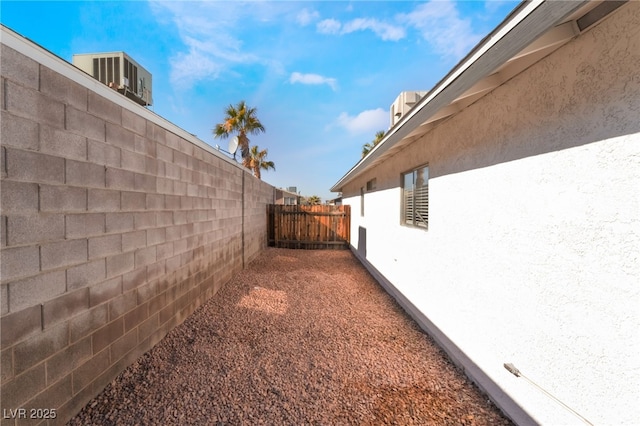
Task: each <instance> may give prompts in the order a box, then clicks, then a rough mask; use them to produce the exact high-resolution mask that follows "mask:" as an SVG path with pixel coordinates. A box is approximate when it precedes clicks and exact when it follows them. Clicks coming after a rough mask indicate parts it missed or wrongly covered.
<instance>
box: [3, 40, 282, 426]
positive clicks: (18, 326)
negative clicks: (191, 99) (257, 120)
mask: <svg viewBox="0 0 640 426" xmlns="http://www.w3.org/2000/svg"><path fill="white" fill-rule="evenodd" d="M3 31H6V30H3ZM4 35H5V34H4V32H3V36H4ZM17 39H20V38H19V37H17ZM7 40H8V39H7V37H4V38H3V44H2V50H1V52H0V55H1V74H2V80H1V88H2V93H1V94H0V100H1V109H2V111H1V114H2V117H1V142H2V143H1V147H0V151H1V153H2V157H1V162H0V166H1V173H2V181H1V186H0V193H1V212H2V216H1V225H2V228H1V232H0V234H1V236H2V241H1V263H0V266H1V269H0V280H1V289H2V292H1V294H0V299H1V302H2V304H1V321H0V327H1V328H0V332H1V380H2V385H1V392H2V393H1V398H2V402H1V408H2V409H3V410H6V411H3V412H7V413H9V412H10V411H9V410H16V409H20V408H25V409H27V415H28V410H29V409H30V408H40V409H55V410H56V419H55V420H54V421H52V422H51V423H52V424H55V423H64V422H65V421H66V420H68V419H69V418H70V417H71V416H73V415H74V414H75V413H77V412H78V411H79V410H80V409H82V407H83V406H84V405H85V404H86V403H87V402H88V401H89V400H90V399H91V398H92V397H93V396H95V395H96V394H98V393H99V392H100V391H101V390H102V389H103V388H104V387H105V386H106V385H107V384H108V383H109V382H110V381H111V380H113V378H114V377H115V376H116V375H117V374H118V373H119V372H121V371H122V370H123V369H124V368H126V367H127V366H128V365H130V364H131V363H132V362H133V361H134V360H135V359H136V358H138V357H139V356H140V355H141V354H143V353H144V352H146V351H147V350H149V349H150V348H151V347H153V346H154V345H155V344H156V343H157V342H159V341H160V340H161V339H162V338H163V337H164V336H165V335H166V334H167V332H168V331H169V330H171V329H172V328H173V327H175V326H176V325H178V324H180V323H182V322H183V321H184V319H185V318H186V317H187V316H189V315H190V314H191V313H192V312H193V311H194V310H195V309H196V308H197V307H198V306H199V305H201V304H202V303H203V302H204V301H206V300H207V299H208V298H210V297H212V296H213V295H214V294H215V293H216V291H217V290H218V289H219V288H220V286H221V285H222V284H224V283H225V282H226V281H228V280H229V279H230V278H231V276H232V275H233V274H234V273H236V272H238V271H240V270H241V269H242V268H243V266H244V265H245V264H246V263H248V262H249V261H251V260H252V259H253V258H254V257H255V256H257V254H258V253H259V252H260V251H261V250H262V249H263V248H265V247H266V245H267V244H266V238H267V236H266V208H265V205H266V204H268V203H272V202H273V188H272V187H271V186H270V185H267V184H265V183H263V182H261V181H259V180H257V179H256V178H254V177H253V176H252V175H251V174H249V173H248V172H246V171H245V170H243V169H242V168H240V167H239V166H238V165H236V164H235V163H233V162H232V161H231V160H228V159H227V158H226V157H224V156H221V155H219V153H217V152H215V151H214V150H212V149H210V148H207V146H203V145H204V144H202V143H201V142H200V143H197V142H199V141H197V140H196V141H194V140H193V139H195V138H191V137H190V135H188V134H187V133H186V132H184V131H181V130H180V129H177V128H176V127H175V126H173V125H171V124H170V123H167V122H165V121H164V120H163V119H161V118H159V117H157V116H155V115H154V114H152V113H151V112H149V111H148V110H146V109H144V108H142V107H139V106H138V105H136V104H134V103H133V102H131V101H129V100H127V99H125V98H124V97H122V96H121V95H119V94H117V93H115V92H112V91H111V90H110V89H108V88H106V86H102V85H99V84H98V83H97V82H94V81H93V80H92V79H91V78H90V77H89V76H87V75H85V74H83V73H82V72H80V71H78V70H76V69H75V68H74V67H72V66H71V65H69V64H67V63H66V62H64V61H62V60H60V59H59V58H56V57H54V56H53V55H51V54H50V53H48V52H46V51H44V50H43V49H40V48H38V47H37V46H34V45H32V44H31V43H29V42H28V41H26V40H24V39H22V40H18V41H17V42H16V41H15V40H13V39H12V40H13V42H12V45H13V47H9V45H7V44H5V43H6V42H7ZM21 43H22V44H21ZM22 47H24V51H23V49H22ZM34 52H35V53H34ZM34 57H35V59H34ZM39 57H43V58H44V59H46V60H44V61H39V60H38V58H39ZM43 62H44V63H43ZM52 68H55V69H56V70H54V69H52ZM203 119H205V120H207V119H212V118H211V117H203ZM3 417H4V416H3ZM2 420H3V424H13V422H14V421H16V422H17V423H16V424H25V423H24V420H8V419H4V418H3V419H2Z"/></svg>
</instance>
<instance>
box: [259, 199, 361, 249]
mask: <svg viewBox="0 0 640 426" xmlns="http://www.w3.org/2000/svg"><path fill="white" fill-rule="evenodd" d="M350 229H351V208H350V206H328V205H321V206H283V205H275V204H271V205H268V206H267V230H268V234H269V245H270V246H272V247H279V248H297V249H345V248H348V247H349V241H350V234H349V232H350Z"/></svg>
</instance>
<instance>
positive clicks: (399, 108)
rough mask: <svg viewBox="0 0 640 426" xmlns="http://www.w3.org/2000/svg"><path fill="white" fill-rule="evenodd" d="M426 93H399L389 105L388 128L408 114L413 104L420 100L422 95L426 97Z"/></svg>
mask: <svg viewBox="0 0 640 426" xmlns="http://www.w3.org/2000/svg"><path fill="white" fill-rule="evenodd" d="M426 94H427V92H425V91H420V92H418V91H412V92H402V93H400V95H398V97H397V98H396V100H395V101H393V103H392V104H391V107H390V108H389V112H390V123H391V125H390V127H393V126H394V125H395V124H396V123H397V122H398V121H400V119H401V118H402V117H403V116H404V115H405V114H406V113H408V112H409V110H410V109H411V108H413V106H414V105H415V104H417V103H418V102H419V101H420V99H422V97H423V96H424V95H426Z"/></svg>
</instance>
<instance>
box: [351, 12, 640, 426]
mask: <svg viewBox="0 0 640 426" xmlns="http://www.w3.org/2000/svg"><path fill="white" fill-rule="evenodd" d="M427 162H428V163H429V167H430V170H429V172H430V181H429V204H430V206H429V230H428V231H424V230H421V229H416V228H410V227H404V226H401V225H400V200H401V194H400V188H399V184H400V174H401V172H404V171H406V170H409V169H411V168H413V167H417V166H419V165H421V164H424V163H427ZM374 177H375V178H376V180H377V188H378V189H377V190H376V191H373V192H369V193H367V194H366V195H365V216H364V217H361V216H360V187H363V186H366V181H367V180H369V179H372V178H374ZM343 195H344V203H345V204H350V205H352V221H351V223H352V232H351V235H352V245H353V247H354V249H357V247H358V245H359V241H358V229H359V227H364V228H366V232H367V236H366V250H367V255H366V258H367V261H368V262H369V263H370V264H371V265H372V266H373V267H375V268H376V269H377V270H378V271H379V272H380V273H381V274H382V275H384V277H385V278H386V280H388V281H389V282H390V283H391V284H392V285H393V286H395V288H396V289H397V290H399V291H400V292H401V293H402V294H403V295H404V296H406V297H407V298H408V299H409V300H410V301H411V303H413V304H414V305H415V306H416V307H417V308H418V309H419V310H420V311H421V313H422V314H424V316H426V317H427V318H428V319H429V320H430V321H431V322H432V323H433V324H435V326H436V327H438V328H439V329H440V330H441V331H442V332H443V333H444V334H445V335H446V336H447V337H448V339H450V341H451V342H452V343H453V344H454V345H456V346H457V347H458V348H459V349H460V350H461V351H462V352H463V353H464V354H465V355H466V356H467V357H468V358H469V359H470V360H471V362H472V363H475V364H476V365H477V366H478V367H479V368H480V369H481V370H482V371H483V372H484V373H485V374H486V375H487V376H488V378H489V379H490V380H491V381H493V382H494V383H495V384H497V385H498V386H499V387H500V388H501V389H502V390H503V391H504V392H505V393H506V394H507V395H508V396H509V397H511V398H512V399H513V400H514V401H515V402H516V403H517V404H519V405H520V406H521V407H522V408H523V409H524V410H525V411H527V412H528V413H529V414H530V415H531V416H532V417H533V418H534V419H535V420H536V421H538V422H540V423H542V424H583V423H582V422H581V421H580V420H579V419H578V418H577V417H575V416H574V415H572V414H571V413H569V412H568V411H567V410H565V409H564V408H562V407H561V406H560V405H558V404H556V403H555V402H553V401H552V400H551V399H549V398H548V397H546V396H544V395H543V394H542V393H541V392H540V391H539V390H537V389H535V388H534V387H533V386H532V385H530V384H529V383H527V382H526V381H525V380H524V379H522V378H516V377H514V376H513V375H511V374H510V373H508V372H507V371H506V370H505V369H504V368H503V363H505V362H511V363H514V364H515V366H516V367H518V368H519V369H520V370H521V372H522V373H523V374H525V375H526V376H527V377H529V378H530V379H532V380H534V381H535V382H536V383H538V384H539V385H541V386H542V387H544V388H545V389H546V390H547V391H548V392H550V393H552V394H553V395H555V396H556V397H557V398H559V399H560V400H562V401H563V402H564V403H565V404H567V405H569V406H570V407H572V408H573V409H574V410H576V411H578V412H579V413H581V414H582V415H583V416H585V417H586V418H587V419H589V420H590V421H591V422H593V423H595V424H603V425H619V424H638V422H640V408H639V407H640V404H638V401H639V400H640V355H639V354H640V331H639V330H640V259H639V257H640V3H639V2H631V3H630V4H627V5H625V6H623V7H621V8H620V9H619V10H618V11H616V12H614V14H612V15H611V16H610V17H609V18H607V19H606V20H605V21H604V22H602V23H600V24H599V25H598V26H596V27H594V28H592V29H591V30H589V31H587V32H586V33H584V34H582V35H581V36H580V37H578V38H576V39H575V40H573V41H571V42H570V43H569V44H567V45H566V46H564V47H563V48H561V49H560V50H559V51H556V52H555V53H554V54H552V55H550V56H549V57H547V58H545V59H544V60H542V61H541V62H539V63H537V64H536V65H534V66H533V67H532V68H530V69H529V70H527V71H526V72H524V73H522V74H520V75H519V76H517V77H516V78H514V79H513V80H511V81H510V82H508V83H506V84H505V85H503V86H501V87H499V88H497V89H496V90H494V91H493V92H492V93H490V94H489V95H487V96H486V97H485V98H483V99H482V100H480V101H479V102H477V103H476V104H474V105H472V106H470V107H469V108H467V109H466V110H464V111H463V112H462V113H460V114H458V115H456V116H454V117H452V118H451V119H449V120H448V121H446V122H444V123H442V124H441V125H440V126H439V127H437V128H436V129H434V130H433V131H432V132H430V133H429V134H427V135H426V136H425V137H423V138H422V139H421V140H419V141H418V142H417V143H414V144H412V145H410V146H408V147H407V148H405V149H404V150H402V151H400V152H399V153H398V154H396V155H395V156H393V157H391V158H389V159H387V160H386V161H385V162H384V163H383V164H382V166H379V167H377V168H376V169H374V170H372V171H369V172H367V173H365V174H364V175H362V176H360V177H359V178H357V179H356V180H355V181H353V182H351V183H350V184H349V185H348V186H346V187H345V188H343ZM507 409H508V407H507Z"/></svg>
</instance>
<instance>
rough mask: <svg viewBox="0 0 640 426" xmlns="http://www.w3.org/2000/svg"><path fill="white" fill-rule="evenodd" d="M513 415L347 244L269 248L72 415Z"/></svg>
mask: <svg viewBox="0 0 640 426" xmlns="http://www.w3.org/2000/svg"><path fill="white" fill-rule="evenodd" d="M115 423H128V424H134V423H141V424H241V423H251V424H308V423H313V424H381V423H383V424H391V423H393V424H420V425H425V424H474V425H483V424H491V425H497V424H504V425H508V424H511V423H510V421H509V420H508V419H506V418H505V417H504V416H503V415H502V414H501V413H500V411H499V410H498V409H497V408H495V406H493V405H492V404H491V403H490V402H488V400H487V397H486V396H485V395H483V394H481V393H480V391H479V390H478V389H477V388H476V387H475V386H474V385H473V384H472V383H471V382H470V381H469V380H468V379H467V378H466V377H465V376H464V374H463V373H462V372H460V371H459V370H457V369H456V368H455V367H454V366H453V365H452V364H451V363H450V362H449V361H448V360H447V358H446V357H445V355H444V354H443V352H442V351H441V350H440V349H439V348H438V347H437V346H436V345H435V344H434V343H433V341H432V340H431V339H430V338H429V337H428V336H426V335H425V334H424V333H423V332H421V331H420V329H419V328H418V326H417V325H416V324H415V323H414V322H413V321H412V320H411V319H410V318H409V317H408V316H407V315H406V314H405V313H404V312H403V311H402V309H401V308H400V307H399V306H398V305H397V304H396V303H395V301H394V300H393V299H392V298H391V297H390V296H389V295H388V294H387V293H386V292H385V291H384V290H383V289H382V288H381V287H380V286H379V285H378V284H377V283H376V281H375V280H374V279H373V278H372V277H371V276H370V275H369V274H368V272H367V271H366V270H365V269H364V268H363V267H362V265H361V264H360V263H359V262H358V261H357V259H356V258H355V257H354V256H353V254H352V253H351V252H350V251H307V250H287V249H276V248H269V249H267V250H266V251H264V252H263V253H262V254H261V255H260V256H259V257H258V258H257V259H256V260H255V261H253V262H252V263H251V264H250V265H249V267H248V268H247V269H245V270H244V271H242V272H240V273H239V274H237V275H236V276H235V277H234V278H233V279H232V280H231V281H230V282H229V283H227V284H226V285H224V286H223V287H222V288H221V289H220V290H219V292H218V294H217V295H216V297H214V298H212V299H210V300H209V301H208V302H206V303H205V304H204V305H203V306H202V307H200V308H199V309H197V310H196V311H195V312H194V314H193V315H192V316H191V317H189V318H188V319H187V320H186V321H185V322H184V323H183V324H182V325H180V326H178V327H176V328H175V329H174V330H173V331H171V332H169V334H168V335H167V336H166V338H165V339H164V340H162V341H161V342H160V343H159V344H158V345H156V346H155V347H154V348H153V349H152V350H151V351H149V352H148V353H146V354H145V355H144V356H142V357H141V358H140V359H139V360H138V361H136V362H135V363H134V364H133V365H132V366H130V367H129V368H128V369H126V370H125V371H124V372H123V373H122V374H120V375H119V376H118V377H117V378H116V379H115V380H114V381H113V382H112V383H111V384H110V385H108V386H107V388H106V389H105V390H104V391H103V392H102V393H101V394H100V395H98V396H97V397H96V398H95V399H94V400H92V401H91V402H90V403H89V404H88V405H87V406H86V407H85V408H84V410H82V411H81V412H80V413H79V414H78V415H77V416H76V417H75V418H73V419H72V420H71V422H70V424H71V425H87V424H115Z"/></svg>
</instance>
